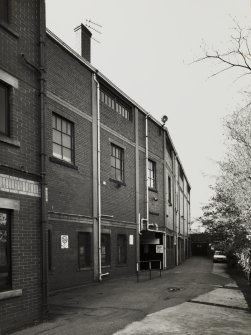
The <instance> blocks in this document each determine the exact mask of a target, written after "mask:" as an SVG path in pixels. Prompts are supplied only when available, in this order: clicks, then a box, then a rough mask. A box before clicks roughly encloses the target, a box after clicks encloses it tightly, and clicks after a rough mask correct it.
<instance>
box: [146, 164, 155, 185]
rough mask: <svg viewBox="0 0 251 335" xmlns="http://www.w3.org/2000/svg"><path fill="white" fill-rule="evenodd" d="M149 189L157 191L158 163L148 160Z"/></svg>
mask: <svg viewBox="0 0 251 335" xmlns="http://www.w3.org/2000/svg"><path fill="white" fill-rule="evenodd" d="M147 182H148V187H150V188H153V189H156V163H155V162H153V161H151V160H150V159H149V160H148V179H147Z"/></svg>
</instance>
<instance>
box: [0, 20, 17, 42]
mask: <svg viewBox="0 0 251 335" xmlns="http://www.w3.org/2000/svg"><path fill="white" fill-rule="evenodd" d="M0 27H1V28H3V29H4V30H5V31H7V32H8V33H10V34H11V35H12V36H14V37H15V38H19V35H18V33H16V32H15V30H13V29H12V28H11V27H10V25H9V24H8V23H6V22H4V21H0Z"/></svg>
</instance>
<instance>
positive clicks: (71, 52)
mask: <svg viewBox="0 0 251 335" xmlns="http://www.w3.org/2000/svg"><path fill="white" fill-rule="evenodd" d="M46 34H47V35H48V36H49V37H51V38H52V39H53V40H54V41H55V42H57V43H58V44H60V45H61V46H62V47H63V48H64V49H66V50H67V51H68V52H69V53H70V54H71V55H72V56H74V57H75V58H77V59H78V60H79V61H80V62H81V63H82V64H83V65H84V66H86V67H87V68H88V69H89V70H90V71H91V72H92V73H95V74H96V75H97V76H98V77H100V78H101V79H103V80H104V81H105V82H106V83H107V84H108V85H110V86H111V87H112V88H113V89H114V90H116V91H117V92H119V93H120V94H121V95H122V96H123V97H124V98H125V99H126V100H128V101H129V102H130V103H131V104H132V105H134V106H135V107H136V108H138V109H139V110H140V111H141V112H143V113H144V114H145V115H147V116H148V117H149V118H150V119H151V120H152V121H153V122H155V123H156V124H157V125H158V126H160V127H161V128H163V130H164V131H166V134H167V136H168V138H169V140H170V142H171V144H172V147H173V151H174V153H175V156H176V158H177V160H178V162H179V164H180V166H181V168H182V170H183V173H184V176H185V178H186V181H187V183H188V185H189V187H190V189H191V185H190V183H189V181H188V178H187V176H186V174H185V171H184V168H183V166H182V163H181V161H180V159H179V156H178V153H177V150H176V149H175V146H174V144H173V141H172V139H171V136H170V133H169V131H168V129H167V128H166V127H163V125H162V124H161V123H160V122H159V121H158V120H157V119H155V118H154V117H153V116H152V115H151V114H150V113H149V112H147V110H145V109H144V108H143V107H142V106H140V105H139V104H138V103H137V102H136V101H134V100H133V99H132V98H130V97H129V96H128V95H127V94H126V93H125V92H123V91H122V90H121V89H120V88H119V87H118V86H116V85H115V84H114V83H113V82H112V81H111V80H110V79H108V78H107V77H106V76H105V75H104V74H103V73H102V72H100V71H99V70H98V69H96V68H95V67H94V66H93V65H91V64H90V63H89V62H88V61H87V60H86V59H85V58H83V57H82V56H81V55H79V54H78V53H77V52H76V51H74V50H73V49H72V48H71V47H70V46H69V45H67V44H66V43H65V42H64V41H62V40H61V39H60V38H59V37H58V36H57V35H55V34H54V33H53V32H52V31H51V30H50V29H48V28H46Z"/></svg>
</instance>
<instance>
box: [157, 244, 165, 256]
mask: <svg viewBox="0 0 251 335" xmlns="http://www.w3.org/2000/svg"><path fill="white" fill-rule="evenodd" d="M163 252H164V248H163V245H162V244H158V245H156V254H163Z"/></svg>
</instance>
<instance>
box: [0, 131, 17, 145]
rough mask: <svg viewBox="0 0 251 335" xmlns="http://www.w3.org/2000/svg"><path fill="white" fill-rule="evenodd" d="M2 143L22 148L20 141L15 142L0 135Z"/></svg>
mask: <svg viewBox="0 0 251 335" xmlns="http://www.w3.org/2000/svg"><path fill="white" fill-rule="evenodd" d="M0 141H1V142H4V143H7V144H10V145H13V146H14V147H18V148H20V142H19V141H17V140H14V139H13V138H10V137H8V136H5V135H3V134H0Z"/></svg>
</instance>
